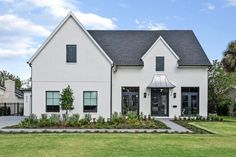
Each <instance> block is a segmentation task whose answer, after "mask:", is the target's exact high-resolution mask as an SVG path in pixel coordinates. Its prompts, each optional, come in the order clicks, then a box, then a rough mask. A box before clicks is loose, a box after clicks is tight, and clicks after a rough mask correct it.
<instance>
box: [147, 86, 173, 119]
mask: <svg viewBox="0 0 236 157" xmlns="http://www.w3.org/2000/svg"><path fill="white" fill-rule="evenodd" d="M151 115H152V116H169V89H159V88H152V89H151Z"/></svg>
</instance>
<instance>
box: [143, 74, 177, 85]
mask: <svg viewBox="0 0 236 157" xmlns="http://www.w3.org/2000/svg"><path fill="white" fill-rule="evenodd" d="M174 87H175V85H173V84H172V83H171V82H170V81H169V80H168V78H167V77H166V75H158V74H157V75H154V76H153V78H152V82H151V83H150V84H149V85H148V86H147V88H174Z"/></svg>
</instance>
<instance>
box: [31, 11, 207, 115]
mask: <svg viewBox="0 0 236 157" xmlns="http://www.w3.org/2000/svg"><path fill="white" fill-rule="evenodd" d="M28 64H29V65H30V66H31V68H32V69H31V70H32V104H31V109H30V111H31V112H30V113H34V114H37V115H38V116H40V115H41V114H43V113H49V114H50V113H63V111H61V110H60V106H59V97H60V95H59V94H60V92H61V91H62V89H63V88H65V87H67V86H68V85H70V86H71V88H72V89H73V92H74V104H73V105H74V110H73V111H71V113H79V114H80V115H81V116H83V115H84V114H85V113H90V114H91V115H92V117H95V118H96V117H98V116H99V115H101V116H103V117H105V118H109V117H110V116H111V114H112V113H114V112H122V113H124V114H126V113H127V112H128V111H136V112H137V113H139V114H140V113H141V112H142V113H143V114H144V115H149V114H150V115H152V116H157V117H174V116H181V115H182V116H196V115H202V116H207V94H208V93H207V86H208V85H207V79H208V76H207V75H208V74H207V71H208V67H209V66H210V65H211V63H210V62H209V60H208V58H207V56H206V54H205V52H204V51H203V49H202V47H201V45H200V44H199V42H198V40H197V38H196V37H195V35H194V33H193V32H192V31H191V30H161V31H158V30H157V31H147V30H145V31H142V30H141V31H140V30H131V31H129V30H86V29H85V28H84V27H83V25H82V24H81V23H80V22H79V21H78V19H77V18H76V17H75V16H74V15H73V13H71V12H70V13H69V14H68V15H67V16H66V17H65V18H64V20H63V21H62V22H61V23H60V24H59V26H58V27H57V28H56V29H55V30H54V31H53V33H52V34H51V35H50V36H49V37H48V39H47V40H46V41H45V42H44V43H43V45H42V46H41V47H40V48H39V49H38V51H37V52H36V53H35V54H34V55H33V56H32V58H31V59H30V60H29V61H28Z"/></svg>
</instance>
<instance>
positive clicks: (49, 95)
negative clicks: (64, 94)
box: [46, 91, 60, 112]
mask: <svg viewBox="0 0 236 157" xmlns="http://www.w3.org/2000/svg"><path fill="white" fill-rule="evenodd" d="M59 103H60V92H59V91H46V112H59V111H60V104H59Z"/></svg>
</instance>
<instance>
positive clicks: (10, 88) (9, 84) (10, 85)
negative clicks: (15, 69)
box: [5, 80, 15, 92]
mask: <svg viewBox="0 0 236 157" xmlns="http://www.w3.org/2000/svg"><path fill="white" fill-rule="evenodd" d="M5 88H6V92H15V81H12V80H5Z"/></svg>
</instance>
